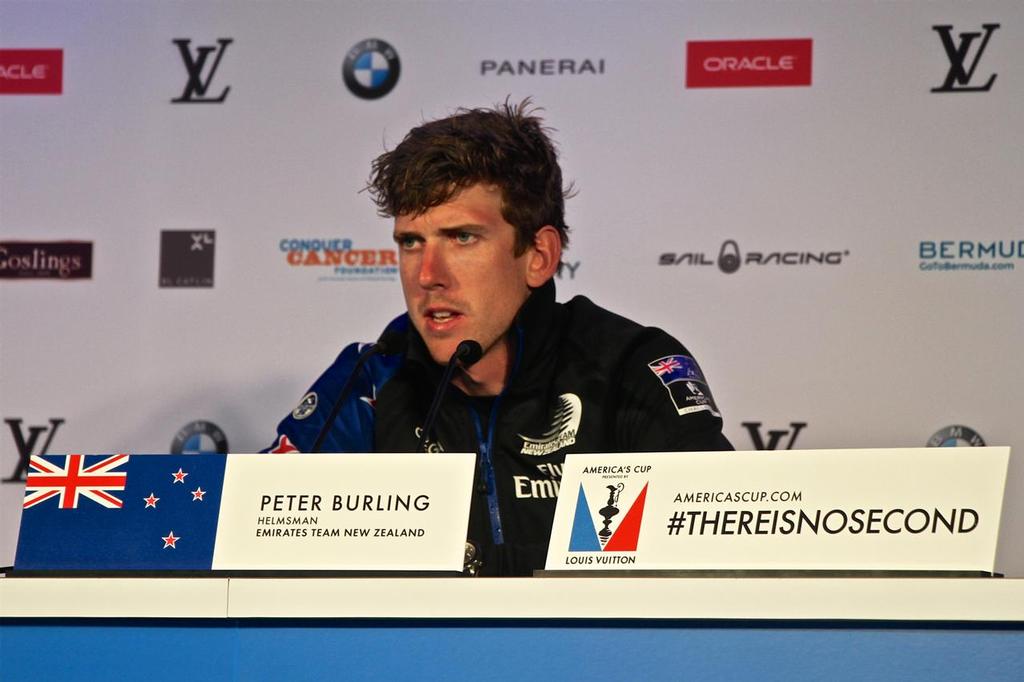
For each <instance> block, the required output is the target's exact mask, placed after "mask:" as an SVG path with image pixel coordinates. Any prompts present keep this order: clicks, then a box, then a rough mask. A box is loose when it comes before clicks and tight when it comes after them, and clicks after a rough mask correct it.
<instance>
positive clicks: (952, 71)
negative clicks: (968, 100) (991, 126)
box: [932, 24, 999, 92]
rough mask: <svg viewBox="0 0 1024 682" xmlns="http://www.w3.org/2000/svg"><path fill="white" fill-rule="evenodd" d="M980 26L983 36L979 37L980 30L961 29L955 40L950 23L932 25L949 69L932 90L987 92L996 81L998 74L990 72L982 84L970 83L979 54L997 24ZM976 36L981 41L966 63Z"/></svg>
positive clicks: (983, 51)
mask: <svg viewBox="0 0 1024 682" xmlns="http://www.w3.org/2000/svg"><path fill="white" fill-rule="evenodd" d="M981 28H982V29H984V31H985V37H984V38H981V35H982V34H981V32H980V31H962V32H961V33H960V41H959V42H955V41H954V40H953V26H952V25H949V24H943V25H938V26H932V30H933V31H935V32H937V33H938V34H939V39H940V40H941V41H942V49H944V50H945V51H946V58H947V59H949V71H947V72H946V79H945V80H944V81H943V82H942V85H940V86H938V87H935V88H932V92H988V91H989V90H991V89H992V84H993V83H995V82H996V76H997V75H998V74H995V73H993V74H990V75H989V77H988V80H986V81H985V83H984V84H983V85H971V81H972V80H973V79H974V72H975V69H977V68H978V62H979V61H980V60H981V55H983V54H985V48H986V47H988V41H989V38H991V37H992V32H993V31H995V30H996V29H997V28H999V24H982V25H981ZM978 38H981V43H979V44H978V49H977V50H975V51H974V57H973V59H971V63H970V65H968V64H967V56H968V54H970V52H971V47H972V45H973V44H974V41H975V40H977V39H978ZM982 78H984V76H982Z"/></svg>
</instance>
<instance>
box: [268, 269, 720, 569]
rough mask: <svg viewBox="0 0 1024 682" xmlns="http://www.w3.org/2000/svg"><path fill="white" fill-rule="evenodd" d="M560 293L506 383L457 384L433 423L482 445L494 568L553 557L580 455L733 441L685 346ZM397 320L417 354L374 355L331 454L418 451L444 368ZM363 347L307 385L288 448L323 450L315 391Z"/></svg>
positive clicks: (485, 553) (439, 443)
mask: <svg viewBox="0 0 1024 682" xmlns="http://www.w3.org/2000/svg"><path fill="white" fill-rule="evenodd" d="M554 298H555V290H554V284H553V283H550V282H549V283H548V284H547V285H545V286H543V287H541V288H540V289H537V290H536V291H534V292H533V294H532V295H531V296H530V298H529V299H528V300H527V302H526V304H524V306H523V308H522V310H520V312H519V315H518V316H517V318H516V320H515V322H514V324H513V327H512V329H511V330H510V331H509V333H510V334H511V335H512V342H513V348H514V349H515V350H514V358H515V359H514V361H513V368H512V371H511V373H510V376H509V380H508V382H507V384H506V387H505V389H504V390H503V391H502V393H501V394H500V395H498V396H495V397H493V398H483V399H481V398H470V397H468V396H466V395H464V394H463V393H462V392H461V391H459V390H458V389H457V388H455V387H454V386H453V387H450V388H449V389H448V390H449V392H448V395H447V398H446V399H445V403H444V405H443V407H442V409H441V412H440V414H439V417H438V419H437V421H436V423H435V426H434V428H433V429H432V433H431V434H430V448H432V449H443V450H445V451H448V452H476V453H478V458H477V463H478V466H477V473H476V480H475V483H474V494H473V502H472V505H471V511H470V522H469V539H470V541H472V542H473V543H474V545H475V546H476V547H477V549H478V557H477V558H478V559H480V560H481V561H482V566H481V569H480V573H481V575H529V574H530V572H531V571H533V570H535V569H538V568H543V566H544V558H545V555H546V553H547V543H548V538H549V536H550V533H551V521H552V519H553V517H554V511H555V501H556V497H557V494H558V486H559V482H560V480H561V474H562V463H563V461H564V459H565V455H566V454H568V453H577V452H591V453H600V452H632V451H636V452H657V451H681V450H689V451H696V450H727V449H732V446H731V445H730V444H729V442H728V440H726V438H725V437H724V436H723V435H722V431H721V430H722V419H721V417H720V415H719V413H718V410H717V407H716V406H715V403H714V400H713V398H712V396H711V392H710V389H709V388H708V385H707V381H706V380H705V378H704V376H703V374H702V372H701V370H700V368H699V367H698V366H697V364H696V362H695V361H694V360H693V358H692V356H691V355H690V353H689V351H687V350H686V348H685V347H683V345H682V344H680V343H679V342H678V341H676V340H675V339H673V338H672V337H671V336H669V335H668V334H666V333H665V332H663V331H661V330H660V329H655V328H651V327H641V326H640V325H638V324H636V323H635V322H632V321H630V320H627V319H626V318H624V317H620V316H619V315H616V314H614V313H611V312H609V311H607V310H604V309H603V308H600V307H598V306H596V305H594V304H593V303H592V302H591V301H590V300H589V299H587V298H585V297H582V296H577V297H576V298H574V299H572V300H571V301H569V302H568V303H565V304H560V303H556V302H555V300H554ZM390 327H391V328H393V329H403V330H404V333H405V335H406V350H405V352H404V353H401V354H396V355H391V356H382V357H381V358H379V362H374V363H371V364H370V366H369V367H368V372H367V379H364V380H362V382H361V383H362V384H363V385H362V386H361V387H360V388H358V389H357V390H356V391H355V392H354V393H353V396H352V399H351V400H350V401H349V402H351V403H354V404H353V405H346V406H344V409H343V410H342V413H341V415H340V416H339V417H338V419H336V420H335V425H334V427H333V428H332V431H331V433H330V435H329V438H328V440H327V444H326V446H325V447H324V451H326V452H331V451H342V452H344V451H349V452H356V451H371V450H372V451H377V452H412V451H415V449H416V446H417V444H418V441H419V434H420V427H421V426H422V424H423V421H424V418H425V416H426V412H427V409H428V407H429V405H430V403H431V400H432V399H433V396H434V393H435V392H436V389H437V385H438V383H439V380H440V377H441V374H442V370H443V368H442V367H440V366H438V365H437V364H436V363H434V362H433V361H432V359H431V358H430V355H429V353H428V351H427V349H426V347H425V345H424V343H423V340H422V339H421V338H420V336H419V334H417V333H416V331H415V330H414V329H412V327H411V325H409V324H408V319H407V317H406V316H402V317H400V318H398V319H397V320H396V321H395V322H393V323H392V325H390ZM356 354H357V349H356V348H354V347H350V348H348V349H346V351H343V352H342V354H341V355H340V356H339V358H338V360H337V361H336V362H335V364H334V365H333V366H332V367H331V368H330V369H328V371H327V372H325V373H324V375H323V376H321V378H320V379H318V380H317V383H316V384H314V386H313V387H312V389H311V391H310V393H307V396H306V397H305V398H304V403H305V405H306V409H305V410H302V408H303V405H302V404H300V406H299V407H298V408H296V412H293V414H292V416H290V417H287V418H286V419H285V420H284V421H282V422H281V424H280V426H279V427H278V440H277V450H278V451H282V450H285V451H287V450H288V449H289V447H290V449H297V450H302V451H305V450H307V449H308V448H309V447H311V445H312V443H313V441H314V440H315V438H316V433H318V432H319V431H320V428H321V427H322V425H323V423H324V420H325V419H326V414H327V413H328V412H330V405H317V406H316V408H315V410H314V413H311V414H306V412H308V408H309V404H310V402H311V399H310V397H309V396H310V395H313V396H315V397H314V398H313V399H312V402H317V403H318V402H319V401H320V400H321V399H323V400H324V401H325V402H329V401H332V400H333V399H334V398H335V396H337V391H338V390H339V387H340V385H341V383H342V382H343V381H344V379H345V378H347V376H348V375H349V374H350V373H351V369H352V364H353V361H354V357H355V355H356ZM332 389H333V390H332ZM370 393H374V394H375V397H376V402H375V405H372V404H371V403H372V400H370V399H368V397H367V395H366V394H370ZM358 403H362V405H361V406H360V405H359V404H358ZM349 408H351V409H349ZM315 413H323V414H320V415H316V414H315ZM296 414H299V415H304V416H303V418H302V419H296ZM317 416H318V418H314V417H317ZM371 428H372V441H370V439H369V435H370V434H369V433H368V431H369V430H370V429H371Z"/></svg>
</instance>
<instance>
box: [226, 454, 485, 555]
mask: <svg viewBox="0 0 1024 682" xmlns="http://www.w3.org/2000/svg"><path fill="white" fill-rule="evenodd" d="M474 462H475V455H473V454H464V453H444V454H434V455H422V454H379V453H378V454H316V455H312V454H308V455H289V456H269V457H268V456H267V455H231V456H229V457H228V458H227V465H226V468H225V472H224V488H223V498H222V501H221V507H220V516H219V519H218V525H217V536H216V542H215V545H214V551H213V566H212V567H213V569H214V570H341V571H344V570H359V571H384V570H391V571H461V570H462V564H463V555H464V552H465V542H466V529H467V525H468V522H469V504H470V496H471V494H472V486H473V463H474Z"/></svg>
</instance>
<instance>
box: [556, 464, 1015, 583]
mask: <svg viewBox="0 0 1024 682" xmlns="http://www.w3.org/2000/svg"><path fill="white" fill-rule="evenodd" d="M1009 457H1010V449H1009V448H1008V447H984V448H910V449H871V450H794V451H767V452H699V453H641V454H608V455H569V456H568V457H566V460H565V467H564V470H563V478H562V485H561V488H560V493H559V497H558V505H557V507H556V510H555V520H554V525H553V527H552V533H551V544H550V545H549V548H548V557H547V565H546V568H547V570H552V571H555V570H622V569H633V570H715V569H726V570H893V571H897V570H902V571H905V570H918V571H920V570H934V571H989V572H993V571H994V568H995V553H996V541H997V537H998V533H999V522H1000V513H1001V510H1002V498H1003V490H1004V487H1005V483H1006V472H1007V466H1008V463H1009Z"/></svg>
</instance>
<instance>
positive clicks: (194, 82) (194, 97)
mask: <svg viewBox="0 0 1024 682" xmlns="http://www.w3.org/2000/svg"><path fill="white" fill-rule="evenodd" d="M171 42H173V43H174V44H175V45H177V46H178V52H179V53H180V54H181V59H182V61H183V62H185V71H187V72H188V80H187V81H186V82H185V89H184V90H182V92H181V95H180V96H179V97H177V98H175V99H172V100H171V104H221V103H222V102H223V101H224V100H225V99H227V97H228V92H230V91H231V86H230V85H229V86H226V87H225V88H224V89H223V90H221V91H220V95H218V96H216V97H214V96H212V95H211V96H209V97H207V95H206V91H207V90H209V89H210V84H211V83H212V82H213V77H214V76H215V75H216V74H217V67H219V66H220V60H221V58H223V57H224V52H225V51H226V50H227V49H228V45H230V44H231V43H232V42H234V39H232V38H218V39H217V45H202V46H200V47H197V48H196V51H195V52H194V53H193V52H192V47H191V43H192V39H191V38H177V39H175V40H173V41H171ZM213 52H216V53H217V56H216V57H214V58H213V62H212V63H211V64H210V68H209V70H207V69H206V62H207V59H209V57H210V55H211V54H212V53H213ZM204 72H206V75H205V76H204V75H203V74H204Z"/></svg>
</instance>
